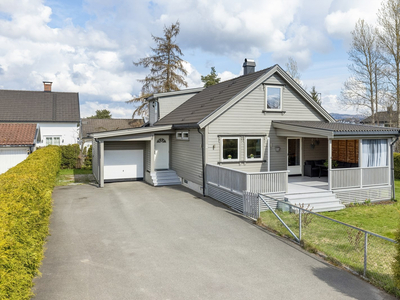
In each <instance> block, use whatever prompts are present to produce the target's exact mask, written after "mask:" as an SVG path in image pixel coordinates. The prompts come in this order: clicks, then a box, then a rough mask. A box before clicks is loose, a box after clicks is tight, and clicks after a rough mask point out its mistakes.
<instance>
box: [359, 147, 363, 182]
mask: <svg viewBox="0 0 400 300" xmlns="http://www.w3.org/2000/svg"><path fill="white" fill-rule="evenodd" d="M358 142H359V145H358V167H359V168H360V189H362V187H363V169H362V165H361V162H362V159H361V156H362V139H359V141H358Z"/></svg>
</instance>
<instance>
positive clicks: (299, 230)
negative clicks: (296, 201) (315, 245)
mask: <svg viewBox="0 0 400 300" xmlns="http://www.w3.org/2000/svg"><path fill="white" fill-rule="evenodd" d="M299 240H300V241H301V209H299Z"/></svg>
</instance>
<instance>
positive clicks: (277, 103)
mask: <svg viewBox="0 0 400 300" xmlns="http://www.w3.org/2000/svg"><path fill="white" fill-rule="evenodd" d="M265 109H266V110H282V87H278V86H277V87H275V86H266V87H265Z"/></svg>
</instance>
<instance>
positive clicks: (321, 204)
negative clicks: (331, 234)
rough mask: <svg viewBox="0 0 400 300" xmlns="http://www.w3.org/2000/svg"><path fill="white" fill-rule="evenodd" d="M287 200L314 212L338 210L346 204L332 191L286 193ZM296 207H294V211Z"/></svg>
mask: <svg viewBox="0 0 400 300" xmlns="http://www.w3.org/2000/svg"><path fill="white" fill-rule="evenodd" d="M285 201H287V202H289V203H290V204H293V205H297V206H301V205H303V208H305V209H307V207H309V208H308V209H312V211H313V212H324V211H336V210H340V209H343V208H345V206H344V205H343V204H342V203H341V202H340V200H339V199H337V198H336V195H335V194H334V193H332V192H329V191H327V192H317V193H308V194H289V195H285ZM295 210H296V209H293V211H294V212H296V211H295Z"/></svg>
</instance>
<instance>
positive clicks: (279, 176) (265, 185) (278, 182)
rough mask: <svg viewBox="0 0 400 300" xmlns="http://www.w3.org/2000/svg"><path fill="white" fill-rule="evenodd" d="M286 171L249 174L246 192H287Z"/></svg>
mask: <svg viewBox="0 0 400 300" xmlns="http://www.w3.org/2000/svg"><path fill="white" fill-rule="evenodd" d="M287 187H288V171H276V172H262V173H249V174H248V181H247V190H249V191H251V192H253V193H279V192H287Z"/></svg>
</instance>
